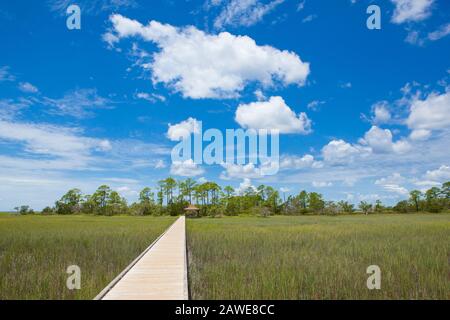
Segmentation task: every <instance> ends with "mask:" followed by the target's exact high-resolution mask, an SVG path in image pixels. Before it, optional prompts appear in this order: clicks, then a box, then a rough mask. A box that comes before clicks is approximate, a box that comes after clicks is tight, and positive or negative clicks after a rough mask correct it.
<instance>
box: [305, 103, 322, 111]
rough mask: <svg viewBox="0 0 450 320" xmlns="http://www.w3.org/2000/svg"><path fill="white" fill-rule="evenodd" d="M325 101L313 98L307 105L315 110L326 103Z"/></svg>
mask: <svg viewBox="0 0 450 320" xmlns="http://www.w3.org/2000/svg"><path fill="white" fill-rule="evenodd" d="M325 103H326V102H325V101H322V100H313V101H311V102H310V103H308V105H307V106H306V107H307V108H308V109H311V110H314V111H316V110H317V109H318V108H319V106H320V105H323V104H325Z"/></svg>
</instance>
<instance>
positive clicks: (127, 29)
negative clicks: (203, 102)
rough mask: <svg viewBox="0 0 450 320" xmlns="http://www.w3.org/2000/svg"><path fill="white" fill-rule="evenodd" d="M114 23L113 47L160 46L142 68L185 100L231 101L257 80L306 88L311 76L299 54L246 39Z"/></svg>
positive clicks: (118, 19) (113, 20) (154, 24)
mask: <svg viewBox="0 0 450 320" xmlns="http://www.w3.org/2000/svg"><path fill="white" fill-rule="evenodd" d="M110 21H111V23H112V31H111V32H109V33H110V35H108V36H107V40H109V44H110V45H113V44H114V43H115V42H117V41H119V40H120V39H122V38H129V37H140V38H141V39H143V40H145V41H151V42H154V43H156V45H157V46H158V48H159V49H160V51H159V52H157V53H155V54H153V56H152V57H151V59H150V61H149V62H147V63H142V64H141V65H142V66H143V67H144V68H146V69H149V70H150V71H151V72H152V81H153V83H154V84H157V83H164V84H165V85H167V86H170V87H172V88H174V89H175V90H176V91H178V92H181V93H182V94H183V96H184V97H190V98H194V99H200V98H233V97H236V96H238V95H239V93H240V92H241V91H242V90H243V89H244V88H245V87H246V86H247V84H249V83H254V82H259V83H261V84H262V85H263V86H265V87H267V86H272V85H273V84H274V82H277V83H282V84H284V85H289V84H297V85H303V84H304V83H305V80H306V78H307V76H308V74H309V72H310V71H309V64H308V63H305V62H303V61H302V60H301V59H300V57H299V56H298V55H297V54H295V53H293V52H289V51H286V50H284V51H280V50H278V49H276V48H273V47H270V46H259V45H257V44H256V43H255V41H254V40H253V39H252V38H250V37H248V36H234V35H232V34H230V33H228V32H222V33H219V34H217V35H214V34H207V33H205V32H203V31H201V30H198V29H197V28H195V27H193V26H189V27H185V28H176V27H174V26H171V25H169V24H161V23H159V22H157V21H151V22H150V23H149V24H148V25H147V26H144V25H142V24H141V23H140V22H138V21H136V20H131V19H128V18H126V17H123V16H121V15H118V14H115V15H112V16H111V17H110ZM111 35H112V36H111Z"/></svg>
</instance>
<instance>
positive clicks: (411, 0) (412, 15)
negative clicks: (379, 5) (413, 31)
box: [391, 0, 434, 24]
mask: <svg viewBox="0 0 450 320" xmlns="http://www.w3.org/2000/svg"><path fill="white" fill-rule="evenodd" d="M391 2H392V3H394V5H395V10H394V14H393V16H392V22H393V23H396V24H401V23H404V22H411V21H422V20H425V19H426V18H428V17H429V16H430V15H431V9H432V5H433V2H434V0H391Z"/></svg>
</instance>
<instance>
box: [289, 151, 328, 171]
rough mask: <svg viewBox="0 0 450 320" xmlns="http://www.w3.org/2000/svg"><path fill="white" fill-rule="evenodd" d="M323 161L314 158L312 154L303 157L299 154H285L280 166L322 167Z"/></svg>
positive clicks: (298, 167)
mask: <svg viewBox="0 0 450 320" xmlns="http://www.w3.org/2000/svg"><path fill="white" fill-rule="evenodd" d="M322 166H323V163H322V162H321V161H316V160H314V157H313V156H312V155H310V154H306V155H304V156H303V157H297V156H283V157H282V158H281V161H280V168H282V169H303V168H321V167H322Z"/></svg>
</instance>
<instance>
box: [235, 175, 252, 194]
mask: <svg viewBox="0 0 450 320" xmlns="http://www.w3.org/2000/svg"><path fill="white" fill-rule="evenodd" d="M247 190H252V191H253V192H256V187H255V186H254V185H253V184H252V181H251V180H250V179H248V178H244V180H243V181H242V182H241V183H240V184H239V187H238V188H237V189H236V190H235V193H236V194H239V195H242V194H243V193H245V192H246V191H247Z"/></svg>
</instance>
